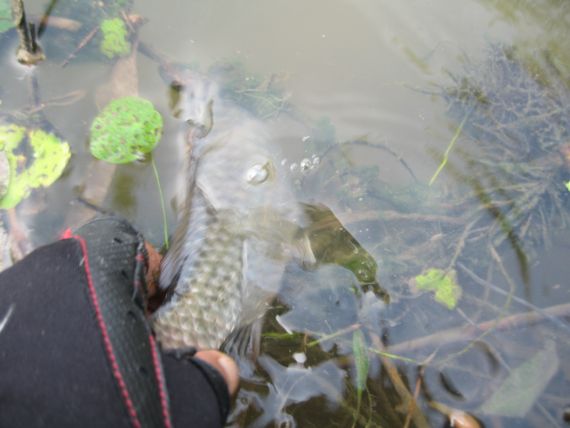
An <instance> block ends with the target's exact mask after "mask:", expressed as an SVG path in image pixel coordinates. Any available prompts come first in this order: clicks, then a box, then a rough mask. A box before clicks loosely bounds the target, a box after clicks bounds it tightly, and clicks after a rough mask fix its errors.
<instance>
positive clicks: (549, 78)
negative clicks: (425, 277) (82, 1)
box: [0, 0, 570, 427]
mask: <svg viewBox="0 0 570 428" xmlns="http://www.w3.org/2000/svg"><path fill="white" fill-rule="evenodd" d="M27 6H28V8H29V12H30V13H31V14H35V15H41V14H42V13H43V12H44V10H45V8H46V6H47V4H46V2H40V1H34V2H29V3H27ZM132 11H133V13H138V14H140V15H142V16H144V17H146V18H148V22H147V23H146V24H144V25H143V26H142V27H141V30H140V40H141V41H142V42H145V43H148V44H149V45H152V46H153V47H154V49H155V50H156V51H158V52H160V53H162V54H163V55H165V56H166V57H168V58H170V59H172V60H173V61H175V62H180V63H193V64H197V65H198V66H199V67H200V68H201V69H202V70H207V69H208V68H209V67H210V66H211V65H212V64H214V63H216V62H219V61H223V60H231V61H234V60H237V61H240V62H241V63H242V64H243V65H244V68H245V70H246V72H247V73H250V74H251V76H255V75H261V76H273V77H274V78H275V80H277V81H279V82H280V86H281V87H282V88H283V90H284V91H285V94H286V95H287V97H288V98H287V100H288V102H289V103H290V104H291V105H292V106H293V107H294V115H295V117H296V119H297V124H298V126H295V127H292V126H289V125H287V123H288V122H286V121H284V123H285V125H280V124H279V121H278V122H277V124H275V123H274V122H271V123H272V125H271V126H275V127H276V128H277V129H280V133H281V134H280V138H279V141H278V143H279V144H280V146H281V148H282V150H283V152H284V159H283V162H284V163H285V164H286V165H289V167H290V169H291V182H292V183H293V185H294V186H295V188H296V190H297V194H298V197H299V200H300V201H302V202H305V203H310V204H312V207H313V209H314V211H313V212H312V215H311V219H312V228H310V229H309V230H308V233H309V235H310V237H311V240H312V243H313V245H314V249H315V253H316V256H317V260H318V262H319V263H318V266H317V267H315V268H313V269H312V270H310V271H307V270H303V269H301V268H300V267H299V266H297V265H295V264H294V263H292V264H291V266H290V267H289V268H288V270H287V272H286V275H285V276H284V278H283V288H282V292H281V296H280V299H279V301H277V302H276V303H275V308H274V309H273V310H271V311H270V312H269V313H268V316H267V317H266V322H265V330H264V331H265V336H264V341H263V348H262V354H263V357H262V358H260V359H259V360H258V362H257V365H256V368H255V371H252V372H251V373H249V376H248V379H247V380H244V388H243V389H242V392H241V393H240V396H239V397H238V400H237V402H236V410H235V412H234V415H233V422H232V423H233V424H234V425H236V426H250V425H251V426H273V425H274V424H280V425H279V426H293V425H298V426H329V425H331V426H351V425H353V424H354V425H356V426H384V427H386V426H404V425H406V424H409V425H408V426H414V425H415V426H440V425H442V424H443V423H444V421H445V420H446V419H447V418H449V417H450V415H453V414H455V413H453V412H454V411H455V412H456V411H459V410H463V411H465V412H468V413H470V414H472V415H474V416H476V417H477V418H478V419H479V420H481V421H482V422H483V424H484V425H485V426H498V427H515V426H516V427H519V426H520V427H522V426H547V425H552V426H565V424H568V422H567V419H564V418H568V412H569V411H570V410H568V408H569V406H570V402H569V401H568V399H567V396H566V395H567V394H566V393H567V391H568V387H569V380H568V377H569V376H570V366H568V362H567V359H566V358H565V356H566V355H567V352H568V346H569V344H570V323H569V321H568V314H569V310H568V309H566V308H564V307H562V308H560V307H559V309H557V308H555V309H552V308H553V307H555V306H556V305H563V304H568V303H570V288H569V287H568V285H567V278H568V276H569V274H570V271H569V267H568V265H567V263H565V260H566V258H567V254H568V253H567V249H568V245H569V242H570V236H569V235H568V231H567V230H568V227H567V223H564V222H565V221H566V220H567V218H566V214H565V212H567V210H568V197H567V192H566V193H564V191H565V189H564V187H562V185H563V182H565V181H567V180H568V179H569V178H570V177H568V175H569V174H568V162H569V161H568V158H569V157H570V156H568V151H569V150H570V149H567V148H565V147H567V145H568V142H569V141H570V129H569V126H568V121H565V119H564V115H563V114H562V115H561V116H554V117H553V118H552V117H551V118H550V119H548V118H546V119H541V120H542V122H538V123H537V124H534V122H530V119H528V117H529V116H528V115H527V116H525V114H526V113H525V112H524V107H525V106H526V105H527V104H526V102H525V100H523V99H520V100H519V99H515V101H513V105H514V106H515V107H518V106H519V105H520V109H515V111H514V112H513V114H514V116H515V119H516V118H517V117H518V116H517V114H520V115H521V116H520V118H521V119H520V120H521V121H522V122H523V123H527V124H528V125H529V127H530V129H531V133H530V134H529V132H526V134H525V135H534V134H532V132H536V135H547V136H549V140H548V141H542V139H541V138H539V137H534V136H533V137H532V138H530V142H529V144H530V148H529V149H528V150H527V151H524V150H523V148H522V144H517V142H520V141H526V140H525V138H524V136H521V135H518V134H517V132H516V131H518V130H520V129H521V128H520V127H521V126H522V125H520V124H519V123H518V122H516V123H515V124H514V125H512V126H511V127H505V128H506V131H505V132H504V133H502V134H501V139H499V141H491V142H492V143H493V144H495V145H490V144H485V143H486V142H487V143H488V142H490V140H491V139H490V138H489V137H488V136H487V137H484V138H483V137H481V136H480V134H477V132H479V133H480V132H481V129H480V128H479V129H478V128H477V126H476V123H475V120H476V118H477V117H479V116H476V114H477V112H478V110H471V109H472V108H474V107H472V105H471V104H469V105H468V106H467V107H465V106H463V107H461V106H459V107H458V106H457V105H453V106H452V102H448V101H449V99H448V100H447V101H446V99H445V97H443V96H441V95H442V91H444V90H446V89H449V88H456V87H457V86H454V85H456V84H455V83H454V80H453V77H456V78H457V81H458V82H459V85H460V84H461V79H462V78H464V77H466V76H467V82H468V83H469V82H471V83H473V82H475V83H478V84H480V85H483V86H485V84H488V85H489V86H490V85H491V79H490V78H489V79H487V80H483V82H480V81H478V78H480V77H481V76H482V75H483V76H485V74H484V73H485V72H489V73H491V74H490V76H493V74H492V73H499V72H501V68H500V67H497V66H496V64H497V62H496V61H495V62H493V58H494V57H493V48H492V46H505V47H507V48H511V47H514V48H516V49H517V51H516V52H517V55H518V56H517V58H518V59H517V61H519V62H518V63H519V64H524V66H523V68H522V69H523V70H524V71H523V74H524V75H525V76H528V79H529V80H524V78H523V80H514V78H513V83H512V84H513V85H516V84H517V83H518V84H520V82H528V81H531V80H532V81H535V82H540V84H541V85H543V86H539V87H543V88H550V90H552V88H555V89H554V90H552V91H553V93H554V94H555V95H554V99H555V101H552V97H553V96H552V95H549V97H550V98H548V97H546V98H544V99H547V101H545V105H546V108H550V109H551V110H552V109H556V108H558V109H561V110H562V112H564V110H563V109H564V108H566V109H567V108H568V107H567V106H568V105H570V104H569V103H568V100H569V99H570V95H569V94H570V88H569V86H568V84H569V83H570V74H569V73H570V56H569V55H568V53H567V52H570V46H568V43H569V42H568V41H567V40H570V38H569V36H570V35H569V34H568V33H569V32H570V30H569V29H570V5H568V3H565V2H563V1H554V0H551V1H546V0H545V1H541V2H532V4H531V2H520V1H515V0H512V1H500V2H498V1H490V0H480V1H463V2H454V1H448V0H446V1H439V2H432V1H409V2H389V1H377V0H374V1H373V0H358V1H357V0H354V1H349V0H344V1H343V0H333V1H330V0H329V1H324V0H316V1H311V2H301V1H295V2H291V1H274V2H266V1H263V0H250V1H248V2H245V1H240V2H227V1H222V0H215V1H211V0H210V1H193V2H183V1H179V0H178V1H177V0H169V1H166V2H161V3H160V4H159V3H157V2H151V1H136V2H135V4H134V6H133V9H132ZM64 12H65V4H64V3H61V2H56V3H55V7H54V8H53V11H52V15H53V16H58V14H63V13H64ZM75 18H76V19H82V17H80V16H79V17H75ZM87 25H93V23H91V24H87ZM61 37H62V35H61V31H58V30H54V29H52V28H49V27H48V29H47V30H46V32H45V33H44V34H43V35H42V37H41V38H40V43H41V44H42V45H43V46H44V47H45V49H46V54H47V60H46V61H44V62H42V63H41V64H40V65H39V66H38V67H36V68H35V69H34V71H33V72H34V73H35V74H36V76H37V79H38V85H39V88H40V91H41V98H42V100H50V99H52V98H54V97H58V96H61V95H64V94H67V93H69V92H71V91H77V90H81V91H84V94H83V96H82V97H81V98H80V99H79V100H77V101H75V102H74V103H73V104H70V105H62V106H55V105H48V106H47V107H46V108H45V109H44V113H45V116H46V118H47V120H48V121H49V122H50V123H51V125H52V126H53V127H54V128H55V129H56V130H57V131H58V133H59V134H60V135H62V136H63V137H64V138H65V140H66V141H68V142H69V143H70V145H71V147H72V152H73V157H72V162H71V164H70V166H69V167H68V169H67V171H66V173H65V174H64V176H63V177H62V178H61V179H60V180H59V181H58V182H56V183H55V184H54V185H53V186H51V187H50V188H49V189H46V190H45V191H42V192H35V193H34V194H32V196H31V197H30V198H29V199H28V200H27V201H25V202H23V203H22V204H21V205H20V206H19V207H18V216H19V218H20V219H21V220H22V222H24V223H25V224H27V226H28V228H29V229H30V236H31V239H32V241H33V245H34V246H37V245H41V244H43V243H46V242H50V241H52V240H54V239H55V238H56V237H57V235H58V233H59V232H60V231H61V230H62V229H63V228H64V227H65V226H66V224H65V221H64V219H65V218H66V216H67V214H68V212H70V211H73V210H75V209H79V208H78V204H77V203H76V202H75V199H76V198H77V196H78V195H79V194H80V188H81V186H82V185H84V182H85V177H84V173H85V168H86V165H87V164H88V163H89V162H90V161H91V158H90V155H89V151H88V147H87V140H88V131H89V126H90V123H91V120H92V119H93V117H94V116H95V115H96V113H97V111H98V108H97V104H96V92H97V88H98V87H99V86H100V85H102V84H104V83H105V82H106V81H108V80H109V72H110V69H111V67H112V63H111V62H109V61H103V60H102V58H101V57H97V56H96V55H91V56H89V55H87V54H85V55H83V56H82V55H81V54H80V55H78V57H77V58H76V59H73V60H71V61H70V63H69V65H68V66H67V67H65V68H62V67H61V62H62V61H63V60H64V59H65V58H66V57H67V56H68V55H69V52H70V51H69V49H71V48H70V46H74V44H73V43H75V44H76V43H78V41H79V40H76V39H77V38H76V39H73V38H72V40H73V43H70V45H69V46H68V45H64V44H60V43H58V40H61V39H60V38H61ZM15 46H16V39H15V34H14V33H8V34H5V35H3V36H1V38H0V48H1V53H2V57H1V59H0V100H1V101H2V103H1V104H0V113H2V114H5V113H13V112H14V111H21V110H22V109H23V108H25V107H26V105H28V103H29V101H28V93H29V92H28V78H27V75H28V74H29V73H30V70H29V69H27V68H26V67H23V66H20V65H18V64H16V63H15V60H14V59H13V52H14V50H15ZM63 46H65V48H64V47H63ZM66 49H67V50H66ZM485 64H488V65H485ZM489 64H490V65H489ZM477 67H481V68H480V69H479V68H477ZM137 70H138V93H139V94H140V95H141V96H143V97H145V98H147V99H149V100H151V101H152V102H153V104H154V105H155V107H156V108H157V109H158V110H159V111H160V112H161V114H162V115H163V117H164V123H165V127H164V134H163V138H162V140H161V143H160V145H159V146H158V148H157V149H156V150H155V152H154V158H155V160H156V163H157V167H158V169H159V172H160V174H161V180H162V185H163V190H164V193H165V198H166V201H167V211H168V221H169V224H170V227H171V229H173V227H174V224H175V217H176V214H175V210H174V209H173V206H175V205H176V203H175V202H174V199H175V198H178V201H179V200H180V192H181V187H180V184H181V183H180V181H181V180H180V176H181V174H182V173H183V171H182V164H181V162H180V158H181V153H182V147H181V138H182V132H183V129H184V125H183V123H181V121H179V120H177V119H175V118H174V117H172V115H171V113H170V110H169V107H168V102H169V98H168V89H169V88H168V84H167V83H165V82H164V81H163V80H162V79H161V77H160V76H159V74H158V73H157V66H156V64H155V63H154V62H153V61H151V60H149V59H148V58H146V57H144V56H142V55H140V54H139V57H138V60H137ZM473 70H476V71H475V72H473ZM485 70H486V71H485ZM469 71H471V72H472V74H471V75H469ZM506 82H508V83H510V82H509V79H508V78H507V80H506ZM545 82H546V83H545ZM553 82H554V83H553ZM556 85H558V86H556ZM450 90H451V89H450ZM495 92H497V93H499V94H501V93H502V92H501V91H499V90H497V91H495ZM535 92H536V91H535ZM446 93H447V94H449V93H450V92H449V91H448V92H446ZM470 94H472V93H470ZM528 94H529V92H528V91H527V92H524V91H523V94H522V95H528ZM487 98H488V97H487ZM539 98H541V99H543V98H542V95H540V96H539ZM556 100H558V102H559V103H560V105H561V106H562V107H560V105H558V104H556ZM482 105H484V102H483V103H482ZM553 106H554V107H553ZM565 111H566V117H570V116H568V114H567V113H568V110H565ZM473 112H475V113H473ZM480 117H482V119H479V122H478V123H479V125H480V124H484V125H485V126H488V128H487V130H488V131H489V132H490V133H491V134H492V135H495V134H498V133H499V129H501V132H503V128H501V126H500V125H503V124H504V123H505V122H504V121H505V120H507V119H505V118H503V119H502V120H503V122H500V121H499V123H496V122H495V123H494V124H493V125H490V124H489V123H491V122H492V118H491V119H488V118H487V116H484V115H483V114H482V116H480ZM464 119H465V128H462V127H461V122H462V120H464ZM495 119H496V117H495ZM487 120H488V121H489V122H487ZM525 120H526V121H527V122H524V121H525ZM474 124H475V125H474ZM543 127H544V128H546V130H545V131H543V132H542V131H541V130H542V129H543ZM549 127H550V128H549ZM552 127H554V129H558V130H559V131H560V132H558V133H556V132H555V131H552ZM460 128H462V129H460ZM458 130H459V131H462V132H459V131H458ZM537 130H538V131H537ZM456 134H457V135H459V137H458V138H457V139H456V141H455V144H454V146H453V148H452V150H451V151H450V152H449V160H448V163H447V165H445V166H444V167H443V170H442V172H441V174H440V175H439V176H438V177H437V178H436V179H435V181H434V184H433V185H432V186H429V185H428V183H429V181H430V179H431V178H432V177H433V175H434V173H435V171H436V169H437V168H438V165H440V162H441V160H442V156H443V154H444V152H445V150H446V148H448V145H449V144H450V142H451V141H453V140H454V135H456ZM483 140H484V141H483ZM539 140H540V141H539ZM342 143H344V145H342V146H341V144H342ZM534 146H536V147H534ZM539 146H540V147H539ZM505 147H508V151H507V150H506V149H505ZM564 150H566V152H564ZM564 153H566V155H565V156H566V160H564V158H563V156H562V155H563V154H564ZM561 154H562V155H561ZM316 156H318V157H319V160H320V162H319V163H318V165H317V166H316V167H314V168H312V169H310V170H309V171H307V172H305V173H302V172H300V164H301V163H302V161H303V160H304V159H309V160H313V159H314V157H316ZM564 162H566V163H564ZM507 164H509V165H507ZM511 164H515V165H514V166H513V165H511ZM545 165H547V166H545ZM519 167H520V168H523V170H522V171H519V170H517V168H519ZM524 168H526V169H524ZM513 171H514V172H513ZM547 172H552V174H551V175H549V174H547ZM523 185H524V186H523ZM517 186H519V187H517ZM521 186H523V187H521ZM541 186H542V187H541ZM539 188H540V189H543V190H542V191H541V192H542V193H540V192H539V190H537V189H539ZM545 188H546V189H547V190H548V189H551V190H552V191H551V193H547V192H546V190H544V189H545ZM533 192H535V193H533ZM536 192H538V193H536ZM536 195H539V196H536ZM534 196H536V198H537V199H536V200H537V202H536V203H535V202H532V201H534V199H533V197H534ZM158 201H159V196H158V192H157V190H156V185H155V182H154V177H153V173H152V169H151V167H150V164H149V163H140V164H136V165H123V166H120V167H119V168H118V169H117V170H116V172H115V178H114V180H113V183H112V185H111V188H110V189H109V193H108V196H107V197H106V199H105V200H104V202H103V207H104V209H106V210H109V211H112V212H116V213H119V214H122V215H124V216H126V217H127V218H129V219H130V220H131V221H132V222H133V223H134V224H135V225H136V226H137V227H138V228H140V230H141V231H142V232H143V233H144V234H145V236H146V237H147V239H149V240H150V241H151V242H153V243H154V244H155V245H157V246H161V245H162V243H163V239H162V233H163V231H162V225H161V224H162V219H161V211H160V206H159V203H158ZM169 202H171V203H169ZM531 202H532V204H531ZM319 204H323V205H324V207H320V208H316V207H318V206H319ZM329 210H332V211H329ZM565 210H566V211H565ZM429 269H442V270H446V271H447V272H448V273H451V272H455V275H456V276H455V277H454V279H456V281H457V283H458V284H459V285H460V286H461V288H462V293H461V297H460V298H459V301H458V304H457V306H454V307H452V308H449V307H446V306H445V303H444V304H442V302H438V301H436V300H435V299H434V294H433V293H431V292H425V291H424V292H420V291H419V290H418V289H417V288H418V287H417V284H416V285H415V286H414V284H413V282H414V281H413V279H414V278H415V279H416V283H417V280H418V276H419V275H420V274H422V273H426V272H427V271H428V270H429ZM497 290H499V291H497ZM537 308H544V310H538V309H537ZM517 313H524V314H526V315H521V316H520V317H519V319H515V318H513V315H514V314H517ZM533 314H534V315H537V318H538V319H537V320H535V319H531V318H532V316H533ZM564 316H566V318H564ZM474 325H478V326H479V328H480V329H477V328H476V327H473V326H474ZM461 328H463V330H458V329H461ZM357 332H361V333H357ZM421 338H426V339H425V340H423V341H421V340H419V339H421ZM416 339H418V340H416ZM315 341H318V342H315ZM362 349H364V350H362ZM382 352H385V353H384V354H382ZM250 368H251V367H250ZM247 374H248V373H247V372H246V375H247ZM521 391H524V393H521ZM412 397H415V398H416V400H417V407H416V405H414V404H411V403H412V401H413V400H412ZM510 400H511V401H514V403H512V402H511V401H510ZM527 402H528V404H527V405H526V407H527V408H525V403H527ZM521 408H525V409H524V410H520V409H521ZM414 409H415V410H414ZM513 409H514V410H513ZM517 409H518V410H517ZM564 415H566V416H564Z"/></svg>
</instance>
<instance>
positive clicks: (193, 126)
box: [170, 75, 219, 143]
mask: <svg viewBox="0 0 570 428" xmlns="http://www.w3.org/2000/svg"><path fill="white" fill-rule="evenodd" d="M170 88H171V96H170V104H171V106H170V107H171V110H172V114H173V115H174V117H177V118H179V119H182V120H184V121H185V122H186V124H187V125H188V126H187V131H186V140H187V142H188V143H191V142H193V141H195V140H196V139H201V138H204V137H205V136H206V135H208V133H209V132H210V130H211V129H212V126H213V120H214V102H215V101H216V99H218V98H219V88H218V85H217V84H216V83H215V82H214V81H212V80H210V79H207V78H203V77H200V76H198V75H196V76H190V77H187V78H186V79H185V80H184V81H183V82H182V81H174V82H173V83H171V84H170Z"/></svg>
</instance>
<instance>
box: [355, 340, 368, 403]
mask: <svg viewBox="0 0 570 428" xmlns="http://www.w3.org/2000/svg"><path fill="white" fill-rule="evenodd" d="M352 353H353V355H354V365H355V367H356V390H357V391H358V395H359V396H362V392H363V391H364V390H365V389H366V379H367V378H368V367H369V364H370V362H369V359H368V347H367V346H366V340H365V339H364V334H362V331H360V330H356V331H355V332H354V333H353V335H352Z"/></svg>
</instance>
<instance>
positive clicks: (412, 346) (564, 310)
mask: <svg viewBox="0 0 570 428" xmlns="http://www.w3.org/2000/svg"><path fill="white" fill-rule="evenodd" d="M542 312H544V313H546V314H548V315H549V316H552V317H555V316H568V315H570V303H564V304H562V305H556V306H551V307H549V308H546V309H543V310H542ZM544 319H545V317H544V316H542V314H539V313H536V312H534V311H533V312H523V313H519V314H515V315H511V316H508V317H505V318H502V319H501V320H499V321H498V322H497V320H496V319H493V320H489V321H484V322H482V323H480V324H477V325H476V326H471V325H468V326H463V327H459V328H451V329H448V330H444V331H440V332H438V333H434V334H431V335H429V336H424V337H420V338H417V339H412V340H408V341H406V342H401V343H397V344H395V345H391V346H390V347H389V348H388V351H389V352H392V353H395V354H400V353H403V352H406V351H413V350H417V349H421V348H424V347H427V346H440V345H445V344H449V343H455V342H460V341H465V340H471V339H474V338H476V337H477V336H479V335H480V334H481V332H485V331H488V330H490V329H492V328H495V330H506V329H508V328H516V327H521V326H529V325H532V324H536V323H538V322H541V321H544Z"/></svg>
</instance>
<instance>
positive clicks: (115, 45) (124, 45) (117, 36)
mask: <svg viewBox="0 0 570 428" xmlns="http://www.w3.org/2000/svg"><path fill="white" fill-rule="evenodd" d="M101 33H102V34H103V38H102V39H101V46H100V48H101V53H103V55H105V56H106V57H107V58H115V57H119V56H125V55H127V54H128V53H129V52H130V51H131V43H130V42H129V40H128V39H127V36H128V31H127V26H126V25H125V22H124V21H123V20H122V19H121V18H110V19H105V20H103V22H101Z"/></svg>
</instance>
